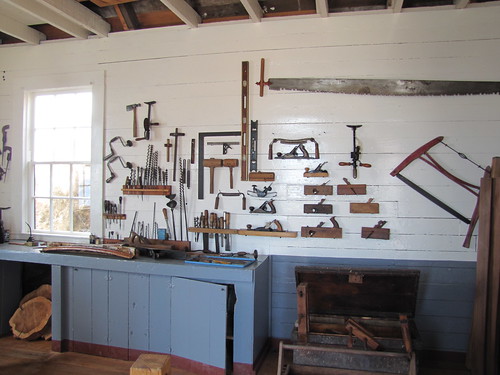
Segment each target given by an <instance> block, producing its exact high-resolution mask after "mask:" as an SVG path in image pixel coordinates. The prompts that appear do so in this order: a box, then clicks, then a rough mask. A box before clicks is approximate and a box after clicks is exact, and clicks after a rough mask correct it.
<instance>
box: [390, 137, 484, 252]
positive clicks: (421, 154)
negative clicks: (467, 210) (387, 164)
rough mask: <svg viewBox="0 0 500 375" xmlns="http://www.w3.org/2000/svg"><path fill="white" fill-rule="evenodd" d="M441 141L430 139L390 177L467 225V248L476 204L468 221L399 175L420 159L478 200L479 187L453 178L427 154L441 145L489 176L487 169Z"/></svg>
mask: <svg viewBox="0 0 500 375" xmlns="http://www.w3.org/2000/svg"><path fill="white" fill-rule="evenodd" d="M443 139H444V137H442V136H439V137H436V138H434V139H432V140H431V141H429V142H427V143H426V144H424V145H422V146H420V147H419V148H418V149H416V150H415V151H413V152H412V153H411V154H410V155H408V156H407V157H406V159H404V160H403V161H402V162H401V163H400V164H399V165H398V166H397V167H396V168H394V170H393V171H392V172H391V176H393V177H397V178H399V179H400V180H401V181H403V182H404V183H405V184H406V185H408V186H409V187H411V188H412V189H414V190H415V191H417V192H418V193H420V194H422V195H423V196H424V197H426V198H427V199H429V200H430V201H431V202H433V203H434V204H436V205H438V206H439V207H441V208H442V209H444V210H445V211H447V212H448V213H450V214H452V215H453V216H455V217H456V218H457V219H459V220H461V221H463V222H464V223H466V224H468V225H469V229H468V231H467V235H466V236H465V240H464V243H463V246H464V247H467V248H468V247H469V246H470V241H471V237H472V233H473V231H474V227H475V225H476V223H477V220H478V214H479V213H478V205H477V203H476V207H475V209H474V212H473V214H472V217H471V219H468V218H466V217H465V216H463V215H462V214H460V213H459V212H457V211H456V210H455V209H453V208H451V207H450V206H448V205H447V204H446V203H444V202H443V201H441V200H440V199H438V198H436V197H435V196H434V195H432V194H430V193H429V192H428V191H426V190H424V189H423V188H422V187H420V186H418V185H417V184H416V183H414V182H413V181H411V180H409V179H408V178H406V177H405V176H403V175H402V174H401V172H402V171H403V170H404V169H405V168H406V167H407V166H408V165H410V164H411V163H412V162H413V161H415V160H417V159H420V160H422V161H423V162H425V163H427V164H428V165H430V166H431V167H433V168H434V169H436V170H437V171H438V172H440V173H441V174H443V175H444V176H446V177H447V178H449V179H450V180H451V181H453V182H455V183H456V184H458V185H459V186H461V187H463V188H464V189H465V190H467V191H468V192H470V193H472V194H473V195H475V196H476V197H477V198H479V186H477V185H474V184H471V183H469V182H467V181H464V180H462V179H460V178H458V177H457V176H455V175H454V174H452V173H450V172H448V171H447V170H446V169H445V168H444V167H443V166H441V165H440V164H439V163H438V162H437V161H436V160H435V159H434V158H433V157H432V156H431V155H429V153H428V152H429V150H430V149H431V148H432V147H434V146H436V145H437V144H439V143H441V144H443V145H444V146H446V147H448V148H449V149H451V150H452V151H453V152H455V153H457V154H458V155H459V156H460V157H461V158H462V159H465V160H468V161H469V162H471V163H472V164H474V165H475V166H477V167H478V168H480V169H482V170H484V172H485V174H489V168H483V167H481V166H480V165H479V164H477V163H474V162H473V161H471V160H470V159H469V158H468V157H467V156H466V155H465V154H463V153H461V152H458V151H456V150H455V149H453V148H452V147H450V146H449V145H447V144H446V143H444V142H443ZM478 201H479V200H478Z"/></svg>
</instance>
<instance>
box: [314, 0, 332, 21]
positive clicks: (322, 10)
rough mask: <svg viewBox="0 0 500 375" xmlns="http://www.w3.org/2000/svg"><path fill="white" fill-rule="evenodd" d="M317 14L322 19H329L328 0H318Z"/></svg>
mask: <svg viewBox="0 0 500 375" xmlns="http://www.w3.org/2000/svg"><path fill="white" fill-rule="evenodd" d="M316 13H318V14H319V15H320V16H321V17H328V13H329V7H328V0H316Z"/></svg>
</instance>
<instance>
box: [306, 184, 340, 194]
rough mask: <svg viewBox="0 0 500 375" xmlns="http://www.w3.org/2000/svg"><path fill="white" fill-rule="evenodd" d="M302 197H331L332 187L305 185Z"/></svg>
mask: <svg viewBox="0 0 500 375" xmlns="http://www.w3.org/2000/svg"><path fill="white" fill-rule="evenodd" d="M304 195H333V186H332V185H305V186H304Z"/></svg>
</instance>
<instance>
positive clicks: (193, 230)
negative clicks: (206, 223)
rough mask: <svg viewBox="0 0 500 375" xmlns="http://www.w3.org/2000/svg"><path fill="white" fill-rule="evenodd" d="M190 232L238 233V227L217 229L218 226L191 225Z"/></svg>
mask: <svg viewBox="0 0 500 375" xmlns="http://www.w3.org/2000/svg"><path fill="white" fill-rule="evenodd" d="M188 232H194V233H219V234H238V229H216V228H197V227H190V228H188Z"/></svg>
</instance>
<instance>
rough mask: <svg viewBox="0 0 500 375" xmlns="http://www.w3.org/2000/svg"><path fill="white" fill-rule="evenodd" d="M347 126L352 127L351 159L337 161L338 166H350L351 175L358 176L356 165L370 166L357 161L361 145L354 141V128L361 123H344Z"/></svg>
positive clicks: (358, 126)
mask: <svg viewBox="0 0 500 375" xmlns="http://www.w3.org/2000/svg"><path fill="white" fill-rule="evenodd" d="M346 126H347V127H348V128H351V129H352V152H351V159H352V161H351V162H350V163H349V162H343V161H341V162H340V163H339V165H340V166H352V177H353V178H355V179H356V178H358V167H365V168H371V164H368V163H362V162H360V161H359V156H360V155H361V147H360V146H359V145H358V144H357V142H356V129H358V128H360V127H361V126H363V125H346Z"/></svg>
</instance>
